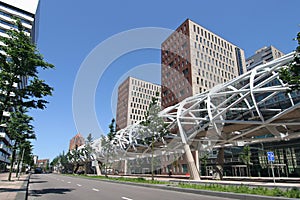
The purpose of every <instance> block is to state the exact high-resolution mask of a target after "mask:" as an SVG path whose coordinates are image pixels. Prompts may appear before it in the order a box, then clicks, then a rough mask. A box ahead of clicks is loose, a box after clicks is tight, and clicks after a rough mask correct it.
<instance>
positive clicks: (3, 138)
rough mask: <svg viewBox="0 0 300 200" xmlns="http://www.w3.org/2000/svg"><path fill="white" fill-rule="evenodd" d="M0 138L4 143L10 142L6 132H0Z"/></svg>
mask: <svg viewBox="0 0 300 200" xmlns="http://www.w3.org/2000/svg"><path fill="white" fill-rule="evenodd" d="M0 140H4V143H7V144H11V139H10V138H9V137H8V135H7V134H6V133H3V132H0Z"/></svg>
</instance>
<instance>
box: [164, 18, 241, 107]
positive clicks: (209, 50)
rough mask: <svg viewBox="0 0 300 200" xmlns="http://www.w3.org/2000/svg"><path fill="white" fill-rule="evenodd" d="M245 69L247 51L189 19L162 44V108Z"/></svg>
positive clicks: (223, 81) (200, 91)
mask: <svg viewBox="0 0 300 200" xmlns="http://www.w3.org/2000/svg"><path fill="white" fill-rule="evenodd" d="M244 72H246V64H245V55H244V51H243V50H242V49H241V48H239V47H237V46H236V45H234V44H232V43H230V42H229V41H227V40H225V39H223V38H221V37H220V36H218V35H217V34H215V33H213V32H211V31H209V30H207V29H206V28H204V27H202V26H200V25H199V24H197V23H195V22H193V21H191V20H190V19H187V20H186V21H185V22H183V23H182V24H181V25H180V26H179V27H178V28H177V29H176V31H174V32H173V33H172V34H171V35H170V36H169V37H168V38H167V39H166V40H165V41H164V42H163V43H162V45H161V73H162V74H161V84H162V107H163V108H165V107H168V106H171V105H174V104H176V103H178V102H180V101H182V100H183V99H185V98H187V97H189V96H192V95H195V94H197V93H202V92H206V91H207V90H209V89H211V88H212V87H214V86H216V85H218V84H222V83H225V82H226V81H229V80H231V79H233V78H235V77H237V76H239V75H240V74H243V73H244Z"/></svg>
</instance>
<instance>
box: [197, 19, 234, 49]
mask: <svg viewBox="0 0 300 200" xmlns="http://www.w3.org/2000/svg"><path fill="white" fill-rule="evenodd" d="M193 29H194V32H195V33H196V34H198V35H200V34H201V36H202V37H205V38H206V39H207V40H210V41H211V42H214V43H215V44H217V45H219V46H222V47H223V48H225V49H228V50H230V51H231V52H232V51H233V49H232V45H230V44H229V43H228V42H226V41H225V40H222V39H221V38H219V37H217V36H215V35H213V34H212V33H210V32H208V31H206V30H205V29H202V28H201V27H199V26H196V25H195V24H194V25H193Z"/></svg>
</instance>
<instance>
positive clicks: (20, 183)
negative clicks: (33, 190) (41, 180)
mask: <svg viewBox="0 0 300 200" xmlns="http://www.w3.org/2000/svg"><path fill="white" fill-rule="evenodd" d="M11 177H12V181H8V180H7V179H8V173H0V199H1V200H25V199H26V192H27V186H28V181H29V174H22V175H21V176H20V178H19V179H18V178H16V174H15V173H12V176H11Z"/></svg>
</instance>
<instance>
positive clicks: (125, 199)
mask: <svg viewBox="0 0 300 200" xmlns="http://www.w3.org/2000/svg"><path fill="white" fill-rule="evenodd" d="M122 199H124V200H133V199H130V198H127V197H122Z"/></svg>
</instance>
